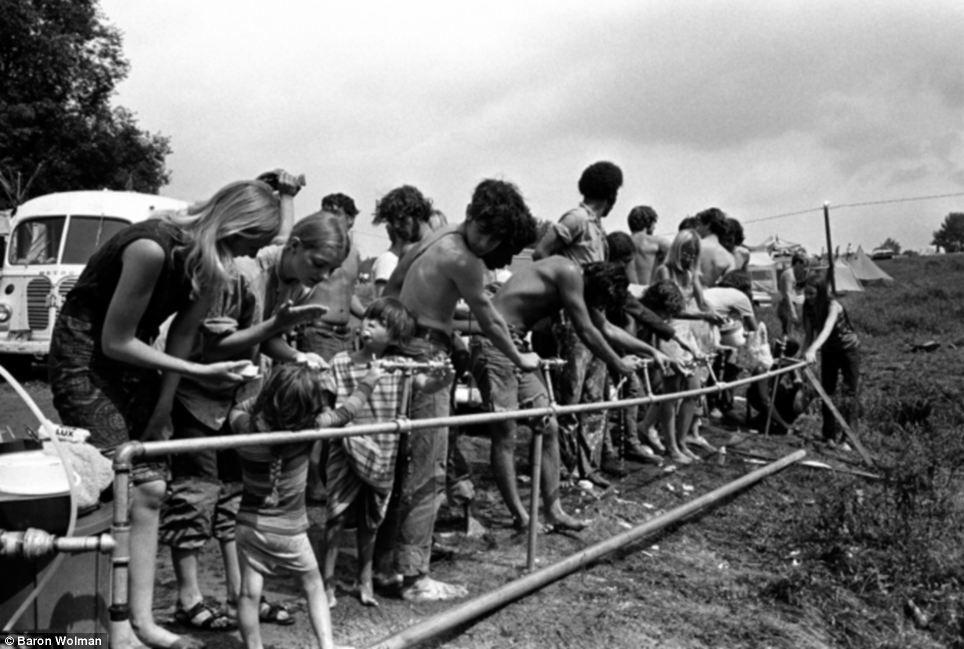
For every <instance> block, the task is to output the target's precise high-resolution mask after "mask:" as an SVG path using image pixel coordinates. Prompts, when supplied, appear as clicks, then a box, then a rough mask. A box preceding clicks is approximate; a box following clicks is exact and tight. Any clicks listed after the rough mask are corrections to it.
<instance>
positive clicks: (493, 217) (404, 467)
mask: <svg viewBox="0 0 964 649" xmlns="http://www.w3.org/2000/svg"><path fill="white" fill-rule="evenodd" d="M534 239H535V219H533V218H532V215H531V214H530V213H529V208H528V207H526V204H525V201H524V200H523V198H522V195H521V194H520V193H519V190H518V189H517V188H516V187H515V186H514V185H512V184H511V183H507V182H504V181H499V180H484V181H482V182H481V183H479V185H478V186H477V187H476V188H475V191H474V192H473V194H472V202H471V203H469V205H468V208H467V209H466V218H465V221H464V222H463V223H461V224H459V225H454V226H448V227H444V228H442V229H440V230H438V231H436V232H434V233H432V234H431V235H429V236H428V237H426V238H425V239H423V240H422V241H421V242H420V243H419V244H418V245H417V246H416V247H415V248H413V249H412V250H410V251H409V252H408V253H406V255H405V257H404V258H403V259H402V260H401V261H400V262H399V265H398V267H397V268H396V269H395V272H394V273H393V274H392V277H391V279H390V280H389V282H388V285H387V286H386V288H385V292H384V295H387V296H389V297H393V296H398V298H399V299H400V300H401V302H402V304H404V305H405V307H407V308H408V309H409V310H411V312H412V313H414V314H416V317H417V320H418V329H417V331H416V334H415V336H414V337H413V339H412V342H411V343H410V345H409V346H408V347H407V348H406V349H405V350H404V351H405V352H406V353H407V354H408V355H409V356H411V357H413V358H414V359H416V360H419V361H425V360H436V359H448V358H449V356H450V355H451V353H452V331H453V316H454V314H455V306H456V303H457V302H458V300H459V299H460V298H461V299H463V300H465V302H466V303H467V304H468V306H469V309H470V310H471V312H472V315H473V316H474V317H475V319H476V320H478V322H479V325H480V327H481V328H482V331H483V332H484V333H485V335H486V336H488V337H489V339H490V340H491V341H492V343H493V344H494V345H495V346H496V348H497V349H499V350H500V351H501V352H502V353H504V354H505V355H506V356H507V357H508V358H509V360H510V361H511V362H512V363H514V364H515V365H516V366H517V367H519V369H521V370H522V371H533V370H536V369H538V367H539V357H538V356H537V355H535V354H532V353H521V352H519V351H518V350H517V349H516V347H515V345H514V344H513V342H512V336H511V333H510V331H509V328H508V326H507V325H506V323H505V321H504V320H503V319H502V316H501V315H499V312H498V311H496V310H495V308H494V307H493V306H492V302H491V301H490V300H489V297H488V296H487V294H486V292H485V285H484V276H485V269H486V268H487V267H488V268H490V269H492V268H499V267H501V266H505V265H507V264H508V263H509V262H510V261H511V259H512V255H514V254H516V253H518V252H519V251H520V250H522V248H523V247H525V246H526V245H528V244H530V243H531V242H532V241H533V240H534ZM448 414H449V397H448V394H447V392H446V391H444V390H443V391H440V392H436V393H434V394H425V393H422V392H415V393H414V394H413V395H412V403H411V409H410V412H409V416H410V417H411V418H412V419H413V420H415V419H425V418H433V417H445V416H448ZM447 451H448V430H447V428H445V427H441V428H433V429H430V430H419V431H417V432H413V433H411V434H409V435H407V436H406V437H403V439H402V442H401V447H400V449H399V454H398V464H397V466H396V471H395V476H396V483H395V486H396V488H395V489H394V491H393V494H392V501H393V503H392V504H390V505H389V516H388V518H387V519H386V520H385V523H384V524H383V525H382V527H381V529H380V530H379V535H378V540H377V541H376V547H375V553H376V562H377V565H378V569H379V572H380V573H381V575H382V577H383V579H381V580H380V581H382V583H383V585H384V584H385V582H386V581H388V580H385V579H384V577H385V576H386V575H387V574H389V571H388V569H389V566H390V565H392V566H393V570H392V573H391V574H395V575H401V577H402V584H401V585H402V589H401V595H402V597H403V598H404V599H406V600H409V601H429V600H440V599H452V598H456V597H464V596H465V595H467V594H468V591H467V590H466V589H465V588H464V587H462V586H454V585H450V584H444V583H442V582H439V581H436V580H434V579H432V578H431V577H429V575H428V570H429V560H430V556H431V547H432V532H433V529H434V527H435V516H436V513H437V505H438V503H439V501H440V498H439V496H440V494H442V493H443V492H444V489H445V464H446V456H447ZM393 555H394V556H393ZM390 561H391V564H390V563H389V562H390Z"/></svg>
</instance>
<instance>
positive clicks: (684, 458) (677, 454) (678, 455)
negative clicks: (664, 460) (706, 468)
mask: <svg viewBox="0 0 964 649" xmlns="http://www.w3.org/2000/svg"><path fill="white" fill-rule="evenodd" d="M669 459H671V460H672V461H673V462H676V463H677V464H692V463H693V458H691V457H690V456H689V455H685V454H684V453H683V452H682V451H679V450H677V451H670V454H669Z"/></svg>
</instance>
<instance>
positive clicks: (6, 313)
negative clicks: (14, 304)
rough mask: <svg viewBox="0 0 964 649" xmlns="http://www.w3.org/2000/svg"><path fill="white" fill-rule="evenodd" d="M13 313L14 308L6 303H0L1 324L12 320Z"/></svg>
mask: <svg viewBox="0 0 964 649" xmlns="http://www.w3.org/2000/svg"><path fill="white" fill-rule="evenodd" d="M12 315H13V310H12V309H11V308H10V307H9V306H7V305H6V304H0V324H5V323H7V322H10V316H12Z"/></svg>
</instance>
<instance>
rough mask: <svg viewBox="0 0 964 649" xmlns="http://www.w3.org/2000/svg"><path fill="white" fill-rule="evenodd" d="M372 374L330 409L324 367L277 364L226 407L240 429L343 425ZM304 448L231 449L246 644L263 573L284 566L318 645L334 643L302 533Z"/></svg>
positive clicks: (360, 402)
mask: <svg viewBox="0 0 964 649" xmlns="http://www.w3.org/2000/svg"><path fill="white" fill-rule="evenodd" d="M377 381H378V369H377V368H375V369H373V370H371V371H370V372H369V373H368V374H367V375H366V376H365V377H364V378H363V379H361V380H360V381H359V382H358V384H357V387H356V389H355V391H354V393H353V394H352V395H351V397H349V398H348V399H346V400H345V402H344V404H343V405H342V406H341V407H340V408H338V409H337V410H333V409H332V405H333V403H334V396H335V384H334V381H333V380H332V377H331V374H330V373H329V372H328V371H318V370H314V369H311V368H309V367H308V366H306V365H302V364H291V363H288V364H284V365H279V366H277V367H275V368H274V370H273V371H272V373H271V375H270V377H269V378H268V380H267V381H266V383H265V385H264V388H263V389H262V391H261V393H260V395H259V396H258V397H256V398H255V399H249V400H247V401H245V402H243V403H242V404H240V405H239V406H238V407H237V408H235V409H234V410H232V412H231V426H232V428H234V431H235V432H236V433H239V434H240V433H249V432H264V431H291V430H303V429H309V428H328V427H334V426H344V425H345V424H346V423H348V421H349V420H351V418H352V417H354V416H355V415H356V414H357V413H358V412H359V411H360V410H361V409H362V407H363V406H364V404H365V402H366V401H367V399H368V397H369V395H371V392H372V390H373V389H374V387H375V384H376V383H377ZM310 447H311V442H305V443H303V444H288V445H285V446H271V447H247V448H239V449H238V454H239V455H240V456H241V476H242V481H243V483H244V489H243V492H242V495H241V507H240V510H239V512H238V517H237V531H236V533H235V536H236V538H237V544H238V555H239V559H240V563H241V599H240V601H239V602H238V621H239V623H240V627H241V637H242V639H243V640H244V644H245V646H246V647H247V649H261V646H262V644H261V629H260V626H259V620H258V617H259V615H258V613H259V607H260V603H261V589H262V586H263V584H264V576H265V575H272V576H273V575H278V574H291V573H294V574H296V575H298V576H299V578H300V579H301V587H302V589H303V590H304V593H305V597H306V598H307V600H308V614H309V617H310V618H311V626H312V628H313V629H314V632H315V637H316V639H317V641H318V644H319V646H320V647H321V649H332V647H334V646H335V645H334V639H333V637H332V631H331V617H330V615H329V613H328V606H327V602H326V601H325V585H324V582H323V581H322V579H321V574H320V573H319V571H318V562H317V561H316V559H315V554H314V551H313V550H312V548H311V543H310V542H309V540H308V514H307V511H306V510H305V487H306V483H307V479H308V453H309V449H310Z"/></svg>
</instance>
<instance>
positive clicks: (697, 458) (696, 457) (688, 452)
mask: <svg viewBox="0 0 964 649" xmlns="http://www.w3.org/2000/svg"><path fill="white" fill-rule="evenodd" d="M680 451H682V453H683V454H684V455H686V456H687V457H688V458H689V459H690V460H692V461H693V462H702V461H703V458H701V457H700V456H699V455H697V454H696V453H694V452H693V451H691V450H690V449H689V448H688V447H687V446H686V444H683V445H682V446H681V447H680Z"/></svg>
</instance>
